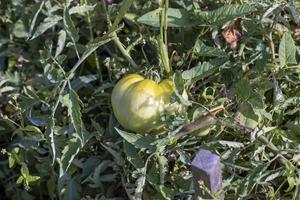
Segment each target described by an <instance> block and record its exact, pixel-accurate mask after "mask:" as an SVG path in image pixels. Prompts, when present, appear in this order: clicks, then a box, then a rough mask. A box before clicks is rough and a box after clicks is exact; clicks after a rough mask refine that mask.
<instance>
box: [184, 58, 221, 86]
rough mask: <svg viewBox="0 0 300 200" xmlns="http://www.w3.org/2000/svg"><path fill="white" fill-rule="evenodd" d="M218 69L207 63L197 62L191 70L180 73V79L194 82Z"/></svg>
mask: <svg viewBox="0 0 300 200" xmlns="http://www.w3.org/2000/svg"><path fill="white" fill-rule="evenodd" d="M218 68H219V66H214V65H212V64H211V63H209V62H203V63H201V62H199V63H198V64H197V65H196V66H195V67H193V68H192V69H189V70H186V71H184V72H182V78H183V79H185V80H192V81H193V82H195V81H198V80H201V79H203V78H206V77H207V76H210V75H212V74H213V73H214V72H215V71H216V70H217V69H218Z"/></svg>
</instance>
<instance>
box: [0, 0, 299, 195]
mask: <svg viewBox="0 0 300 200" xmlns="http://www.w3.org/2000/svg"><path fill="white" fill-rule="evenodd" d="M107 2H109V1H107ZM107 2H106V1H101V0H66V1H62V0H55V1H50V0H43V1H41V0H36V1H31V0H4V1H3V0H2V1H0V148H1V155H0V199H70V200H71V199H72V200H75V199H86V200H87V199H134V200H138V199H192V195H193V193H194V189H193V185H192V174H191V171H190V162H191V160H192V159H193V157H194V155H195V153H196V152H197V151H198V150H199V149H200V148H205V149H209V150H211V151H212V152H214V153H216V154H218V155H219V156H220V157H221V160H222V173H223V188H222V191H221V193H223V194H225V199H294V200H297V199H299V198H300V177H299V166H300V145H299V143H300V65H299V62H298V61H299V52H300V45H299V44H300V34H299V33H298V34H297V28H300V18H299V14H300V12H299V10H300V4H299V2H297V1H294V0H290V1H279V0H277V1H268V0H261V1H258V0H257V1H256V0H252V1H251V0H240V1H235V0H219V1H189V0H174V1H173V0H172V1H170V2H169V3H170V4H169V9H168V34H167V39H168V58H169V62H166V60H165V59H166V58H164V57H162V56H161V55H163V54H162V46H161V43H160V41H161V40H162V35H161V34H162V33H161V32H160V30H159V27H160V20H162V18H160V17H159V14H160V12H161V9H159V8H160V7H162V5H164V4H163V3H162V2H161V1H158V0H157V1H156V0H153V1H145V0H139V1H131V0H123V1H114V2H113V4H110V3H107ZM236 19H241V31H242V32H243V36H242V38H241V39H240V40H239V41H238V47H237V48H236V49H231V48H229V46H228V44H226V42H225V40H224V39H223V37H222V31H223V30H224V29H226V28H227V27H231V26H232V25H233V23H234V21H235V20H236ZM298 31H299V29H298ZM299 32H300V31H299ZM167 63H169V64H170V66H171V67H172V69H173V71H174V72H175V73H174V75H173V76H172V77H173V80H174V82H175V86H176V94H174V97H173V100H172V102H173V104H172V106H173V107H172V108H173V111H170V112H165V113H162V120H164V123H165V126H164V129H163V130H161V133H160V134H153V133H148V134H135V133H130V132H127V131H126V130H124V129H123V128H122V127H120V125H119V124H118V123H117V121H116V120H115V119H114V116H113V113H112V109H111V104H110V94H111V91H112V88H113V86H114V84H115V83H116V82H117V80H118V79H119V78H120V77H123V76H124V75H126V74H129V73H133V72H137V73H140V74H143V75H145V76H146V77H149V78H153V79H154V80H156V81H159V80H161V79H164V78H166V77H167V74H165V72H164V69H165V66H166V64H167ZM218 106H219V107H220V106H221V107H223V110H222V111H220V112H218V113H217V115H216V121H215V123H214V124H212V125H210V126H206V127H205V128H202V129H199V130H196V131H194V132H192V133H189V134H188V135H184V136H182V137H177V135H176V134H177V132H178V131H180V128H182V126H183V125H186V124H190V123H191V122H194V121H197V120H199V118H200V119H201V116H204V115H205V114H207V110H209V109H213V108H215V107H218ZM179 108H180V109H179ZM174 110H175V111H174ZM200 122H201V121H200Z"/></svg>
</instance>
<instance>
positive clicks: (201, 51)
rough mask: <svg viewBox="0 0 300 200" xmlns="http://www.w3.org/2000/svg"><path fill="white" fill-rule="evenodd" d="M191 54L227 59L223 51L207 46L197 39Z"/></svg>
mask: <svg viewBox="0 0 300 200" xmlns="http://www.w3.org/2000/svg"><path fill="white" fill-rule="evenodd" d="M193 52H194V53H195V54H196V56H203V57H227V54H226V52H225V51H223V50H221V49H218V48H216V47H211V46H207V45H205V44H204V43H203V42H202V41H201V40H200V39H199V38H198V39H197V40H196V43H195V46H194V49H193Z"/></svg>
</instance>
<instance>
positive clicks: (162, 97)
mask: <svg viewBox="0 0 300 200" xmlns="http://www.w3.org/2000/svg"><path fill="white" fill-rule="evenodd" d="M173 93H174V88H173V82H172V81H171V80H169V79H165V80H163V81H162V82H161V83H159V84H157V83H156V82H154V81H153V80H149V79H145V78H144V77H143V76H141V75H138V74H130V75H128V76H126V77H124V78H123V79H121V80H120V81H119V82H118V83H117V84H116V86H115V87H114V89H113V91H112V96H111V102H112V108H113V112H114V115H115V117H116V119H117V120H118V122H119V123H120V124H121V125H122V126H123V127H124V128H126V129H128V130H130V131H134V132H138V133H145V132H148V131H150V130H152V129H155V128H158V127H159V126H160V125H161V123H160V113H161V112H162V111H163V110H164V109H165V107H166V105H167V104H169V103H170V99H171V96H172V94H173Z"/></svg>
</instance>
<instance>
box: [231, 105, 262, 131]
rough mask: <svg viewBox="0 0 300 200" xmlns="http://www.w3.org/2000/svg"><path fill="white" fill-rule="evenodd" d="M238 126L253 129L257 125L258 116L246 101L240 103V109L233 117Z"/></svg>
mask: <svg viewBox="0 0 300 200" xmlns="http://www.w3.org/2000/svg"><path fill="white" fill-rule="evenodd" d="M235 119H236V121H237V123H238V124H239V126H242V127H244V128H249V129H255V128H256V127H257V125H258V116H257V115H256V114H255V113H254V111H253V109H252V107H251V105H250V104H248V103H244V104H242V108H241V110H240V111H239V112H238V113H237V115H236V117H235Z"/></svg>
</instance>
